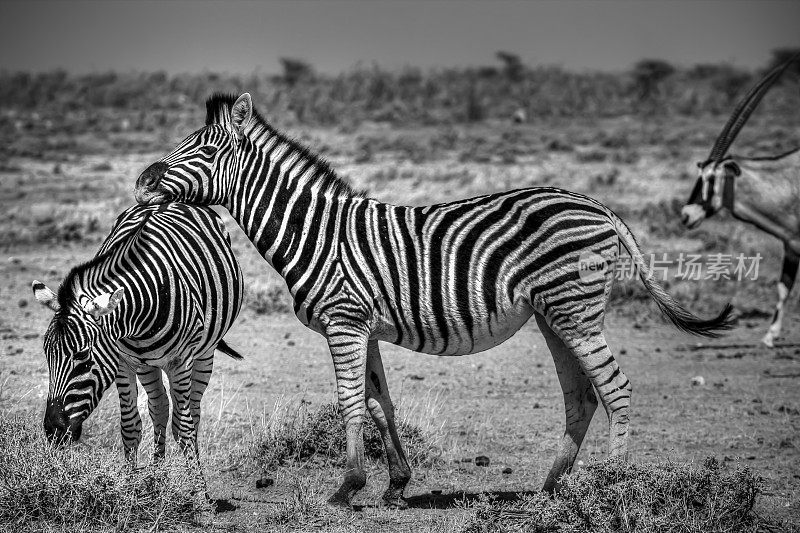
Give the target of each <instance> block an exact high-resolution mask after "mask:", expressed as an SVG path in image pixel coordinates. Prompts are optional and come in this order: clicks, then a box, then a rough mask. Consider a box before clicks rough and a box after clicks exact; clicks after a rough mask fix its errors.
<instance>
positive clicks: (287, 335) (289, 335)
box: [283, 332, 292, 339]
mask: <svg viewBox="0 0 800 533" xmlns="http://www.w3.org/2000/svg"><path fill="white" fill-rule="evenodd" d="M291 336H292V334H291V333H288V332H287V333H286V334H285V335H284V336H283V338H284V339H288V338H289V337H291Z"/></svg>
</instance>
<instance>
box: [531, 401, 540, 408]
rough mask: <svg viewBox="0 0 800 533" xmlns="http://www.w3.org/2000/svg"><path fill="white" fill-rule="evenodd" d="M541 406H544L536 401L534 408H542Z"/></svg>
mask: <svg viewBox="0 0 800 533" xmlns="http://www.w3.org/2000/svg"><path fill="white" fill-rule="evenodd" d="M541 407H542V406H541V405H539V402H534V403H533V408H534V409H539V408H541Z"/></svg>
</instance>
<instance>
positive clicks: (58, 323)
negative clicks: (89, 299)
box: [53, 204, 166, 330]
mask: <svg viewBox="0 0 800 533" xmlns="http://www.w3.org/2000/svg"><path fill="white" fill-rule="evenodd" d="M164 205H166V204H162V205H161V206H159V209H161V208H162V207H163V206H164ZM144 209H147V212H146V213H145V214H144V217H142V220H141V221H140V222H139V223H138V224H137V225H136V227H135V228H134V229H132V230H131V231H130V233H128V234H127V236H126V237H125V239H124V240H122V241H118V242H117V244H116V246H113V247H110V248H108V249H107V250H105V251H103V252H102V253H100V254H97V255H96V256H94V257H93V258H91V259H89V260H88V261H85V262H83V263H80V264H78V265H76V266H74V267H72V268H71V269H70V271H69V272H67V275H66V276H64V279H63V280H62V281H61V285H59V287H58V291H57V293H56V298H57V301H58V307H59V310H58V311H57V312H56V315H55V321H54V322H53V325H54V326H55V329H56V330H62V329H63V328H64V326H65V325H66V323H67V316H68V314H69V313H68V312H67V310H68V309H69V308H70V306H71V305H72V304H73V303H74V302H75V300H76V296H75V285H76V284H75V281H76V280H77V279H78V278H79V277H80V276H81V275H83V274H84V273H85V272H86V271H87V270H89V269H92V268H94V267H96V266H97V265H99V264H101V263H102V262H103V261H105V260H106V259H108V258H109V257H111V256H112V255H113V254H114V253H115V252H116V251H117V247H119V246H128V245H130V244H132V242H133V241H134V240H135V239H136V238H137V237H138V236H139V235H140V234H141V230H142V228H144V226H145V224H147V221H148V220H150V217H151V216H152V215H153V213H154V212H155V211H154V210H152V209H150V206H147V207H145V208H144ZM128 212H129V210H126V211H125V213H128ZM123 214H124V213H123ZM122 216H123V215H120V217H122ZM118 224H119V219H117V223H116V224H115V225H114V228H113V229H112V230H111V233H113V232H114V231H115V230H116V229H117V227H118Z"/></svg>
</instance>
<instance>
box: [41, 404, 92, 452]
mask: <svg viewBox="0 0 800 533" xmlns="http://www.w3.org/2000/svg"><path fill="white" fill-rule="evenodd" d="M82 431H83V424H82V423H81V422H80V421H79V420H77V419H75V420H70V419H69V418H68V417H67V413H66V411H64V403H63V402H62V401H61V400H51V401H48V402H47V409H46V410H45V413H44V433H45V435H47V439H48V440H49V441H50V442H55V443H58V444H65V443H66V442H68V441H72V442H75V441H76V440H78V439H79V438H80V437H81V432H82Z"/></svg>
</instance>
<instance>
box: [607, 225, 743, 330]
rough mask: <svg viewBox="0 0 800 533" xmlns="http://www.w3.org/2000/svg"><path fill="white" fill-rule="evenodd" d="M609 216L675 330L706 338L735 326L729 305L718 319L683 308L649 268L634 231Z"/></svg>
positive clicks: (644, 280)
mask: <svg viewBox="0 0 800 533" xmlns="http://www.w3.org/2000/svg"><path fill="white" fill-rule="evenodd" d="M609 216H610V218H611V221H612V222H613V224H614V229H615V230H616V232H617V235H618V236H619V240H620V242H621V243H622V246H624V247H625V249H626V250H627V251H628V254H630V256H631V259H632V260H633V263H634V265H636V270H637V271H638V272H639V279H641V280H642V283H644V286H645V288H646V289H647V292H648V293H650V296H651V297H652V298H653V300H655V302H656V305H658V308H659V310H660V311H661V313H662V314H663V315H664V316H666V317H667V318H668V319H669V321H670V322H672V323H673V324H674V325H675V327H677V328H678V329H680V330H681V331H685V332H687V333H692V334H693V335H700V336H702V337H719V335H720V333H721V332H722V331H724V330H728V329H731V328H732V327H733V319H732V317H731V312H732V311H733V306H732V305H731V304H730V303H728V304H726V305H725V308H724V309H723V310H722V312H721V313H720V314H719V315H717V316H716V317H714V318H709V319H702V318H700V317H698V316H697V315H695V314H694V313H692V312H691V311H689V310H688V309H686V308H685V307H683V306H682V305H681V304H680V303H678V302H677V301H676V300H675V298H673V297H672V296H671V295H670V294H669V293H668V292H667V291H666V290H664V287H662V286H661V285H660V284H659V283H658V282H657V281H656V280H655V279H653V276H652V273H651V272H650V269H649V268H648V266H647V262H646V261H645V259H644V256H643V255H642V250H641V249H640V248H639V244H638V243H637V242H636V238H635V237H634V236H633V233H631V230H630V228H628V226H627V225H626V224H625V222H623V221H622V219H620V218H619V217H618V216H617V215H616V214H614V213H612V212H610V211H609Z"/></svg>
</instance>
